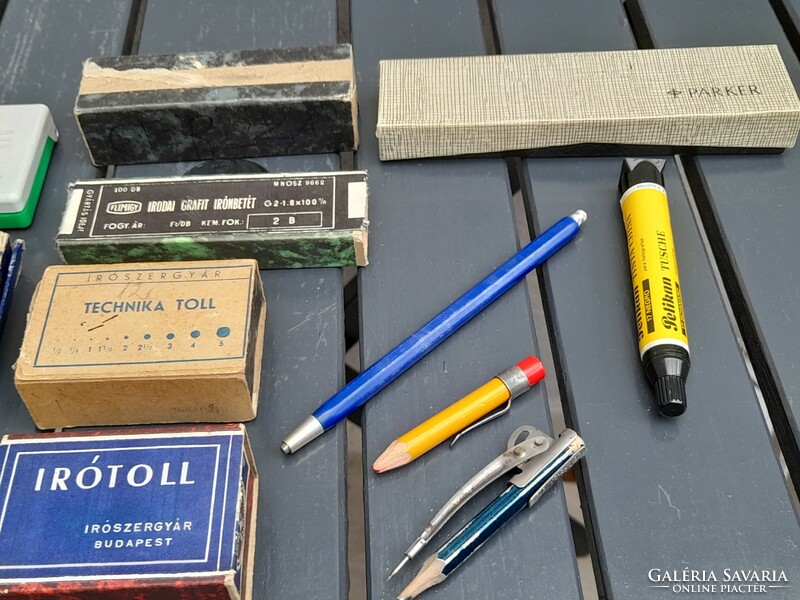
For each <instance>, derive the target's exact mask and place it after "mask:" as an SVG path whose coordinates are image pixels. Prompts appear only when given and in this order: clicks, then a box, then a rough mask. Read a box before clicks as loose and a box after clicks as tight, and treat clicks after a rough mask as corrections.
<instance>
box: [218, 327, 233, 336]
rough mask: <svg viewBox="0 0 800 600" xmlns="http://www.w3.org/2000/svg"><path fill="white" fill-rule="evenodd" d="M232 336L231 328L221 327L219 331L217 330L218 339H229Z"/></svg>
mask: <svg viewBox="0 0 800 600" xmlns="http://www.w3.org/2000/svg"><path fill="white" fill-rule="evenodd" d="M230 334H231V328H230V327H220V328H219V329H217V337H221V338H224V337H228V336H229V335H230Z"/></svg>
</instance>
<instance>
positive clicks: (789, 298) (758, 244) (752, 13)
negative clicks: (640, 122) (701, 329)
mask: <svg viewBox="0 0 800 600" xmlns="http://www.w3.org/2000/svg"><path fill="white" fill-rule="evenodd" d="M642 8H643V11H644V15H645V18H646V21H647V24H648V26H649V28H650V30H651V33H652V35H653V40H654V42H655V43H656V45H657V46H659V47H661V46H663V47H669V46H676V45H703V46H711V45H713V46H719V45H731V44H777V45H778V47H779V48H780V52H781V56H782V57H783V60H784V62H785V63H786V67H787V69H788V71H789V75H790V76H791V78H792V81H793V82H794V85H795V88H797V89H800V62H799V61H798V59H797V56H796V55H795V53H794V51H793V50H792V47H791V45H790V43H789V41H788V40H787V38H786V36H785V34H784V32H783V30H782V29H781V25H780V23H779V22H778V19H777V18H776V16H775V15H774V14H773V13H772V12H771V10H770V2H768V1H767V0H763V1H761V0H759V1H753V2H733V3H727V2H726V3H720V2H709V1H703V2H698V3H694V2H679V3H678V4H677V7H676V8H677V12H680V13H682V14H684V15H687V16H690V19H691V24H690V25H687V24H683V23H682V22H681V21H682V20H683V18H681V19H680V20H679V19H677V18H676V16H675V15H676V13H674V12H672V10H664V6H663V5H662V4H659V3H656V2H648V1H646V2H642ZM795 8H796V5H795ZM684 11H685V12H684ZM712 25H713V26H712ZM697 164H698V165H699V170H700V172H701V174H702V179H703V180H704V184H705V189H704V190H703V192H701V193H705V195H706V197H707V198H708V199H709V200H710V203H711V209H712V210H713V213H714V215H715V217H716V220H717V223H718V225H719V227H720V228H721V237H722V238H723V240H724V244H725V250H726V251H727V253H728V255H729V257H730V260H731V262H732V271H733V272H730V271H728V272H724V274H725V275H726V276H728V277H735V278H736V282H735V283H736V285H737V286H738V287H739V289H740V290H741V292H742V294H743V297H744V303H746V305H747V306H746V307H742V306H740V305H739V304H738V303H735V304H734V308H735V309H737V310H740V311H743V312H744V311H747V313H746V314H744V315H742V316H743V317H744V318H745V319H748V318H750V319H752V322H753V324H754V326H755V328H756V329H757V331H756V332H755V335H756V336H757V340H756V347H755V348H753V352H752V356H753V360H754V363H756V365H755V366H756V370H757V371H759V370H762V372H763V374H764V375H765V376H767V377H768V378H770V379H768V381H766V382H764V383H763V389H764V394H765V397H766V398H767V401H768V402H774V403H776V404H781V405H782V408H784V410H785V412H786V414H787V417H788V419H787V425H788V428H790V429H791V434H793V436H794V440H793V441H794V448H795V449H796V447H797V441H798V440H800V422H799V421H798V419H800V361H798V356H800V315H799V314H798V310H797V307H798V305H800V262H798V261H797V260H796V258H797V257H798V256H800V238H798V236H797V231H796V228H797V224H798V223H800V203H798V200H797V196H798V191H800V152H798V149H797V148H794V149H791V150H788V151H786V152H785V153H784V154H783V155H781V156H779V157H775V156H738V157H721V156H720V157H711V156H706V157H700V158H698V159H697ZM745 325H747V322H745ZM749 347H751V348H752V346H749ZM757 361H759V362H760V361H763V362H764V363H766V364H759V362H757ZM760 374H761V373H760ZM773 383H774V386H775V387H774V388H773V387H772V384H773ZM777 428H778V426H776V429H777ZM787 462H788V463H789V465H790V466H791V467H792V468H793V469H794V473H793V475H794V477H795V478H796V482H795V485H796V486H800V456H798V454H797V453H796V452H795V453H794V454H793V455H792V453H791V449H790V450H789V451H788V452H787Z"/></svg>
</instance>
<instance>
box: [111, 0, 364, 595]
mask: <svg viewBox="0 0 800 600" xmlns="http://www.w3.org/2000/svg"><path fill="white" fill-rule="evenodd" d="M335 41H336V3H335V1H334V0H315V1H311V2H292V3H286V2H277V1H269V2H259V1H258V0H248V1H245V2H236V3H232V4H229V5H224V6H223V5H221V4H220V3H219V2H216V1H213V0H191V1H190V2H184V3H182V5H181V7H180V10H176V7H175V4H174V3H173V2H171V1H170V0H149V1H148V5H147V13H146V15H145V20H144V26H143V31H142V38H141V45H140V47H139V54H156V53H176V52H189V51H203V50H232V49H249V48H259V47H261V48H272V47H285V46H286V47H288V46H301V45H313V44H331V43H335ZM254 160H255V162H257V163H259V164H261V165H262V166H263V167H265V168H266V169H267V170H268V171H269V172H272V173H278V172H284V171H287V172H295V171H297V172H300V171H319V170H333V169H337V168H338V166H339V157H338V156H336V155H331V154H323V155H316V156H290V157H274V158H268V159H267V158H264V159H254ZM194 164H195V163H172V164H162V165H137V166H131V167H120V168H118V169H117V173H116V174H117V176H119V177H132V176H151V175H171V174H180V173H184V172H186V170H187V169H189V168H191V167H192V166H194ZM262 279H263V281H264V291H265V293H266V296H267V336H266V342H265V347H264V364H263V372H262V388H261V400H260V408H259V415H258V417H257V418H256V420H255V421H253V422H252V423H249V424H248V432H249V433H250V437H251V441H252V444H253V450H254V453H255V458H256V466H257V468H258V470H259V473H260V475H261V492H260V498H259V508H258V510H259V516H258V529H257V541H256V559H255V560H256V564H255V581H254V588H253V592H254V593H253V597H254V598H281V599H287V600H288V599H292V598H297V599H298V600H299V599H307V598H339V599H345V598H347V593H348V587H349V584H348V578H347V563H346V559H347V556H346V552H347V511H346V506H345V498H346V495H345V452H346V440H345V428H344V423H342V425H341V426H340V427H338V428H336V430H335V431H331V432H329V433H328V434H327V435H325V436H324V437H323V438H322V439H319V440H317V441H316V442H315V444H314V446H313V447H310V448H307V449H305V450H304V451H303V453H301V454H297V455H295V456H291V457H286V456H284V455H283V454H282V453H281V451H280V440H281V439H282V438H283V437H284V436H285V435H286V434H287V433H288V432H289V431H290V430H291V428H292V427H294V426H295V425H296V424H297V423H299V422H300V421H301V420H302V419H303V418H304V417H306V416H307V415H308V414H309V413H310V412H311V411H312V410H313V409H315V408H316V407H317V405H318V404H319V403H321V402H322V401H323V400H325V399H326V398H327V397H328V396H330V395H331V394H333V393H334V392H335V391H336V390H337V389H338V388H339V387H341V386H342V385H343V384H344V347H343V340H344V308H343V306H344V304H343V300H342V275H341V270H339V269H300V270H295V271H262Z"/></svg>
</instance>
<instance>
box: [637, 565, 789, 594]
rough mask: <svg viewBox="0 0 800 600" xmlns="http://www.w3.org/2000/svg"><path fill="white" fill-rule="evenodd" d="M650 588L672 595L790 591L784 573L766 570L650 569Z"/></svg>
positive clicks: (648, 577) (648, 573)
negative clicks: (659, 589) (787, 589)
mask: <svg viewBox="0 0 800 600" xmlns="http://www.w3.org/2000/svg"><path fill="white" fill-rule="evenodd" d="M647 579H648V581H649V582H650V585H648V586H647V587H650V588H661V589H663V590H664V591H665V592H671V593H672V594H768V593H769V592H770V591H773V590H778V589H786V588H788V587H790V584H789V580H788V579H787V577H786V573H785V572H784V571H777V570H772V571H770V570H766V569H761V570H757V569H722V570H721V571H720V570H716V571H715V570H711V571H700V570H697V569H683V570H682V571H678V570H672V569H657V568H656V569H650V570H649V571H648V572H647Z"/></svg>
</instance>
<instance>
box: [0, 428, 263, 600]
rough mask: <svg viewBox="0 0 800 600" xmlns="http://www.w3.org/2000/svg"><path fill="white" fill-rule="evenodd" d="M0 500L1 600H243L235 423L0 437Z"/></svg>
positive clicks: (245, 578)
mask: <svg viewBox="0 0 800 600" xmlns="http://www.w3.org/2000/svg"><path fill="white" fill-rule="evenodd" d="M0 499H2V505H1V506H0V597H2V598H4V599H7V600H42V599H45V598H47V599H51V600H105V599H108V600H249V599H250V598H252V565H253V558H254V553H255V529H256V507H257V500H258V476H257V474H256V470H255V465H254V463H253V458H252V454H251V452H250V447H249V444H248V440H247V435H246V432H245V429H244V426H243V425H217V426H213V425H205V426H196V427H185V426H184V427H171V428H160V429H140V430H130V429H129V430H124V431H123V430H105V431H98V432H90V431H81V432H72V433H57V434H34V435H10V436H6V437H5V438H3V441H2V443H1V444H0Z"/></svg>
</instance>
